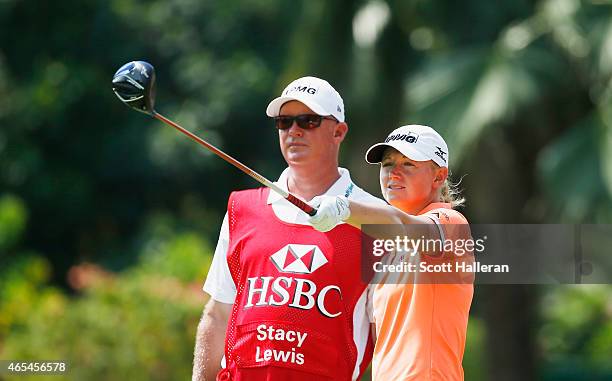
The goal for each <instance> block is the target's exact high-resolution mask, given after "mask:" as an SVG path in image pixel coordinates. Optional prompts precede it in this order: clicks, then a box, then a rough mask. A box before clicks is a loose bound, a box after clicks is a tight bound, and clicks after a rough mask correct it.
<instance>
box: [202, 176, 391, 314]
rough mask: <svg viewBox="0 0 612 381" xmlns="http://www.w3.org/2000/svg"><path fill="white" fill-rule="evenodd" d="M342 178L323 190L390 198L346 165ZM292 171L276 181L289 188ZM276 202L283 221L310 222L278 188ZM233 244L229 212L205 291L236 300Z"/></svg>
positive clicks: (223, 299)
mask: <svg viewBox="0 0 612 381" xmlns="http://www.w3.org/2000/svg"><path fill="white" fill-rule="evenodd" d="M338 172H339V173H340V178H339V179H338V180H336V182H335V183H334V184H333V185H332V186H331V187H330V188H329V189H328V190H327V191H326V192H325V193H324V194H323V195H326V196H339V195H344V196H346V197H348V198H349V199H353V200H357V201H363V202H372V203H383V204H385V205H386V202H385V201H383V200H381V199H379V198H377V197H374V196H372V195H371V194H369V193H368V192H366V191H364V190H363V189H361V188H359V187H358V186H356V185H355V183H353V181H352V180H351V175H350V173H349V171H348V170H347V169H345V168H338ZM288 174H289V168H286V169H285V170H284V171H283V173H282V174H281V175H280V177H279V178H278V180H277V181H276V185H278V186H279V187H281V188H283V189H285V190H287V176H288ZM270 204H271V205H272V210H273V211H274V214H275V215H276V216H277V217H278V218H279V219H281V220H282V221H285V222H289V223H293V224H300V225H310V224H309V223H308V218H309V217H310V216H308V214H306V213H304V212H303V211H301V210H300V209H298V208H297V207H295V205H293V204H291V203H290V202H289V201H287V200H285V199H284V198H283V197H281V196H280V195H278V194H277V193H276V192H274V191H270V194H269V195H268V205H270ZM228 248H229V225H228V222H227V213H225V217H223V223H222V224H221V232H220V233H219V240H218V242H217V247H216V249H215V254H214V256H213V261H212V264H211V265H210V270H209V271H208V275H207V277H206V282H205V283H204V287H203V289H204V291H205V292H206V293H208V294H209V295H210V296H211V297H212V298H213V299H214V300H216V301H219V302H222V303H228V304H233V303H234V299H235V298H236V285H235V284H234V280H233V279H232V276H231V274H230V271H229V266H228V264H227V250H228Z"/></svg>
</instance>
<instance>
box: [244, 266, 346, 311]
mask: <svg viewBox="0 0 612 381" xmlns="http://www.w3.org/2000/svg"><path fill="white" fill-rule="evenodd" d="M247 281H248V298H247V303H246V305H245V306H244V308H250V307H253V306H255V307H260V306H284V305H286V304H288V305H289V307H293V308H299V309H302V310H310V309H311V308H313V307H314V306H317V309H318V310H319V312H321V313H322V314H323V315H324V316H327V317H330V318H334V317H337V316H340V314H342V311H329V310H328V309H327V307H326V306H325V298H326V296H327V295H328V294H329V293H338V295H339V296H340V298H341V297H342V293H341V292H340V287H338V286H336V285H333V284H332V285H327V286H325V287H323V288H322V289H321V290H320V291H319V292H318V293H317V285H316V284H315V283H314V282H313V281H311V280H309V279H302V278H292V277H284V276H281V277H278V278H276V279H275V278H274V277H273V276H262V277H252V278H248V279H247ZM254 299H257V301H256V302H255V303H254V304H253V302H254Z"/></svg>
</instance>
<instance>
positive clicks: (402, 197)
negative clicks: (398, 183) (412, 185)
mask: <svg viewBox="0 0 612 381" xmlns="http://www.w3.org/2000/svg"><path fill="white" fill-rule="evenodd" d="M408 199H409V195H408V193H407V192H406V190H403V191H400V190H392V191H387V192H385V200H387V202H388V203H389V204H391V205H392V206H394V207H396V208H398V209H400V210H404V209H405V208H406V206H407V204H409V203H408V202H407V201H408ZM404 211H405V210H404Z"/></svg>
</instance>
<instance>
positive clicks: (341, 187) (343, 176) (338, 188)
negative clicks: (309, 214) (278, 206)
mask: <svg viewBox="0 0 612 381" xmlns="http://www.w3.org/2000/svg"><path fill="white" fill-rule="evenodd" d="M338 172H339V173H340V178H339V179H338V180H336V182H335V183H333V184H332V186H331V187H329V189H328V190H327V191H326V192H325V193H323V195H326V196H337V195H345V194H346V193H347V192H348V193H349V194H350V193H351V192H352V188H351V185H352V184H353V181H352V180H351V175H350V173H349V171H348V169H346V168H341V167H338ZM288 175H289V168H285V170H284V171H283V173H281V175H280V177H279V178H278V180H276V182H275V183H274V184H276V185H278V186H279V187H280V188H282V189H284V190H288V187H287V177H288ZM279 200H284V198H283V197H282V196H281V195H279V194H278V193H276V192H274V191H273V190H270V193H269V194H268V205H270V204H272V203H275V202H278V201H279Z"/></svg>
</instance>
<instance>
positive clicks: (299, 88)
mask: <svg viewBox="0 0 612 381" xmlns="http://www.w3.org/2000/svg"><path fill="white" fill-rule="evenodd" d="M317 90H318V89H317V88H315V87H309V86H299V85H298V86H293V87H291V88H289V89H287V90H285V95H289V94H291V93H293V92H296V91H298V92H301V93H308V94H312V95H314V94H316V93H317Z"/></svg>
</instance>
